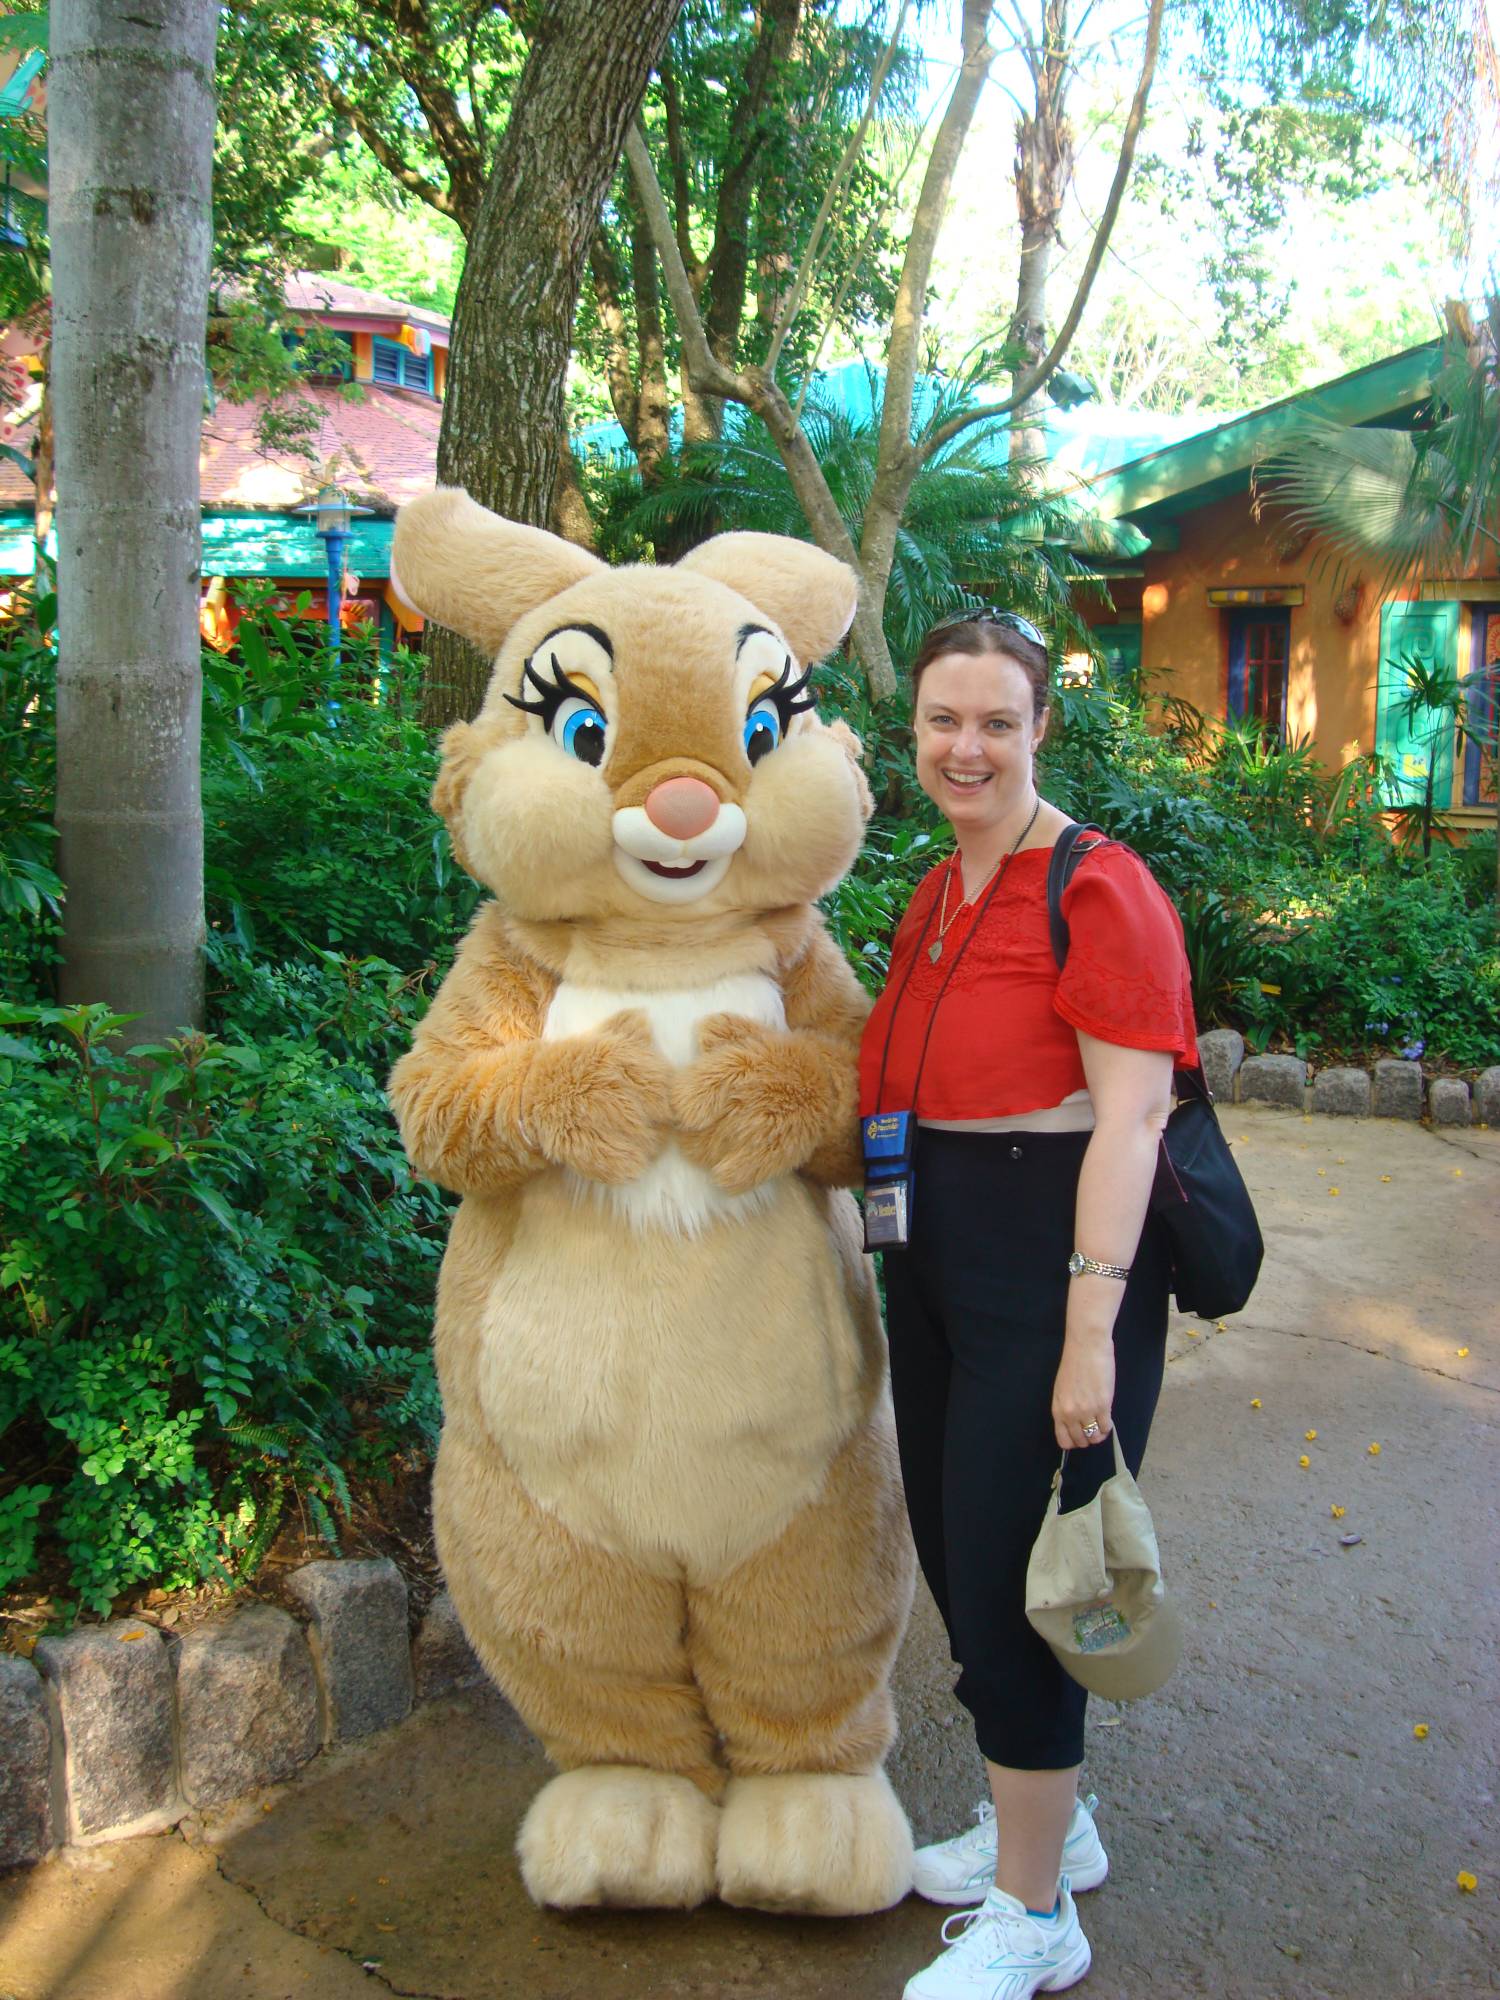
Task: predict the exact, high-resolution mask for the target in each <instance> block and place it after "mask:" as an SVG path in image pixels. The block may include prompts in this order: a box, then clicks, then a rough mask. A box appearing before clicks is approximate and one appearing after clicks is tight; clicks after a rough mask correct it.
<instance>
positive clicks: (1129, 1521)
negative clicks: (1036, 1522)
mask: <svg viewBox="0 0 1500 2000" xmlns="http://www.w3.org/2000/svg"><path fill="white" fill-rule="evenodd" d="M1111 1435H1112V1437H1113V1441H1114V1448H1115V1469H1114V1471H1113V1473H1112V1474H1111V1475H1110V1477H1109V1478H1108V1479H1106V1480H1105V1482H1104V1484H1103V1485H1102V1486H1101V1487H1100V1488H1099V1491H1098V1492H1097V1493H1096V1494H1095V1495H1094V1497H1093V1499H1092V1500H1090V1501H1089V1502H1088V1503H1087V1505H1086V1506H1083V1507H1075V1508H1073V1509H1072V1510H1071V1511H1070V1512H1068V1513H1066V1514H1064V1513H1062V1512H1061V1511H1060V1509H1061V1504H1062V1468H1061V1466H1059V1468H1058V1471H1057V1475H1056V1477H1055V1478H1054V1479H1053V1482H1052V1498H1051V1500H1050V1501H1049V1502H1048V1505H1047V1516H1046V1519H1045V1520H1044V1521H1043V1522H1042V1526H1041V1532H1040V1533H1039V1534H1038V1535H1037V1538H1036V1542H1035V1545H1034V1546H1033V1548H1032V1551H1031V1561H1030V1563H1029V1564H1028V1565H1027V1569H1026V1616H1027V1617H1028V1618H1029V1619H1030V1621H1031V1624H1032V1627H1033V1629H1034V1630H1035V1631H1036V1632H1038V1633H1039V1634H1040V1635H1041V1637H1042V1638H1043V1639H1045V1640H1046V1642H1047V1644H1048V1645H1049V1646H1050V1647H1051V1648H1052V1651H1053V1653H1054V1654H1055V1655H1056V1656H1057V1663H1058V1665H1059V1666H1060V1667H1062V1668H1063V1669H1064V1671H1065V1672H1067V1673H1069V1674H1071V1675H1072V1677H1073V1679H1074V1680H1075V1681H1078V1682H1080V1683H1081V1684H1082V1685H1083V1686H1084V1687H1086V1688H1088V1689H1089V1691H1090V1692H1091V1693H1092V1694H1101V1695H1103V1696H1104V1697H1105V1699H1106V1700H1108V1701H1134V1700H1135V1699H1136V1697H1137V1696H1139V1695H1143V1694H1150V1693H1152V1692H1153V1691H1154V1690H1155V1689H1156V1688H1159V1687H1160V1686H1161V1684H1162V1682H1163V1681H1164V1680H1166V1678H1167V1676H1168V1675H1169V1674H1170V1673H1171V1671H1172V1669H1173V1668H1174V1667H1175V1666H1176V1664H1177V1660H1178V1656H1179V1654H1180V1653H1181V1651H1182V1619H1181V1617H1180V1616H1179V1615H1178V1611H1177V1607H1176V1606H1175V1605H1174V1604H1173V1603H1172V1602H1171V1600H1170V1599H1169V1598H1168V1596H1167V1594H1166V1590H1165V1588H1164V1587H1163V1584H1162V1580H1161V1556H1160V1554H1159V1552H1158V1550H1157V1546H1156V1530H1155V1529H1154V1528H1153V1527H1152V1525H1151V1516H1150V1514H1149V1513H1148V1512H1147V1509H1146V1503H1145V1501H1144V1500H1143V1499H1142V1498H1141V1495H1140V1489H1139V1487H1138V1486H1137V1485H1136V1483H1135V1481H1134V1480H1133V1479H1132V1478H1131V1476H1130V1471H1129V1468H1128V1467H1127V1466H1126V1464H1125V1460H1124V1458H1123V1456H1122V1455H1121V1452H1120V1437H1119V1433H1118V1431H1116V1432H1113V1433H1112V1434H1111Z"/></svg>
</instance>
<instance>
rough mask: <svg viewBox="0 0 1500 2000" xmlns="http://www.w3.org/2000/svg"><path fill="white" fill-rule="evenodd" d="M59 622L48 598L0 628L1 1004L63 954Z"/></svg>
mask: <svg viewBox="0 0 1500 2000" xmlns="http://www.w3.org/2000/svg"><path fill="white" fill-rule="evenodd" d="M56 615H57V601H56V599H55V598H54V597H52V596H50V595H49V596H45V597H43V598H42V599H41V600H40V601H39V602H38V603H37V604H36V605H35V607H34V609H27V608H26V607H25V606H24V605H23V606H22V608H21V609H20V610H19V611H18V612H13V613H12V615H11V616H10V617H9V618H8V620H7V622H6V624H5V626H4V627H3V629H0V997H11V998H21V997H23V996H24V995H26V994H28V993H30V992H32V991H34V990H35V987H36V985H37V983H38V981H39V980H40V979H41V978H42V977H43V976H44V972H45V968H46V967H47V966H48V965H50V963H51V961H52V958H53V955H54V952H55V950H56V944H55V940H56V936H57V923H58V916H59V910H60V903H61V897H62V883H61V882H60V881H59V879H58V875H57V870H56V868H55V867H54V865H53V864H54V862H55V860H56V841H57V835H56V832H55V831H54V828H53V825H52V799H53V788H54V783H55V773H56V748H55V745H56V727H55V720H54V718H55V711H56V679H57V676H56V669H55V665H54V662H53V657H52V648H51V643H50V633H51V630H52V625H53V622H54V620H55V618H56Z"/></svg>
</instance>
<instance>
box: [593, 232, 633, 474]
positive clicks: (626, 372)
mask: <svg viewBox="0 0 1500 2000" xmlns="http://www.w3.org/2000/svg"><path fill="white" fill-rule="evenodd" d="M589 275H590V276H591V277H592V279H593V281H594V304H595V306H596V307H597V309H598V313H599V325H600V328H601V330H602V332H603V334H604V379H605V382H606V384H607V385H608V388H609V400H610V406H611V408H612V409H613V410H614V413H615V419H616V421H617V422H618V424H619V426H620V428H621V430H622V431H624V433H625V436H626V438H627V439H628V440H629V443H630V448H631V450H632V451H634V450H635V449H636V422H637V418H638V415H639V406H640V398H639V394H638V392H637V389H636V384H635V378H634V376H633V375H632V373H631V369H630V327H629V324H628V322H627V320H626V316H625V307H624V304H623V295H624V291H625V273H624V272H623V270H622V269H621V268H620V260H619V258H618V257H616V255H615V247H614V245H613V244H612V243H611V242H610V240H609V237H608V235H607V234H606V233H605V231H604V228H603V226H602V225H601V226H600V227H599V228H598V229H596V230H595V231H594V240H593V242H592V243H591V244H590V245H589Z"/></svg>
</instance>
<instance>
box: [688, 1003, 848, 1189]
mask: <svg viewBox="0 0 1500 2000" xmlns="http://www.w3.org/2000/svg"><path fill="white" fill-rule="evenodd" d="M698 1049H699V1053H698V1057H697V1060H696V1061H695V1062H693V1063H692V1064H691V1065H690V1066H689V1067H688V1068H687V1069H686V1070H684V1071H682V1072H681V1073H680V1074H679V1076H678V1077H677V1079H676V1081H675V1083H674V1085H673V1089H672V1109H673V1113H674V1115H675V1117H676V1119H677V1124H678V1128H679V1137H678V1144H679V1146H680V1147H681V1148H682V1150H683V1152H684V1153H686V1154H687V1156H688V1158H689V1159H690V1160H692V1161H694V1162H695V1163H696V1164H697V1165H698V1166H700V1167H706V1168H707V1170H708V1171H709V1172H710V1173H711V1174H712V1175H713V1177H714V1179H715V1180H716V1181H717V1182H718V1183H719V1185H720V1187H722V1188H723V1189H725V1191H726V1192H727V1193H729V1194H744V1193H746V1192H747V1191H748V1190H749V1189H750V1188H753V1187H758V1186H759V1185H760V1183H761V1182H762V1181H768V1180H771V1179H773V1178H774V1177H775V1176H776V1175H777V1174H788V1173H794V1172H795V1171H796V1169H797V1168H798V1167H800V1166H801V1165H802V1163H803V1161H804V1160H805V1159H806V1158H807V1157H808V1155H809V1153H811V1152H812V1150H813V1148H814V1146H815V1145H816V1143H817V1141H818V1138H819V1137H820V1136H821V1130H822V1127H823V1125H824V1124H825V1122H826V1121H827V1120H828V1118H829V1098H830V1084H831V1078H830V1075H829V1063H828V1059H827V1055H826V1053H825V1052H824V1051H822V1050H820V1049H819V1048H818V1047H817V1046H816V1045H814V1044H811V1043H810V1042H809V1041H807V1040H806V1039H805V1038H800V1039H799V1038H798V1037H796V1036H793V1035H789V1034H784V1033H781V1032H779V1031H778V1030H776V1029H773V1028H764V1027H762V1026H761V1025H760V1024H759V1022H756V1021H747V1020H744V1019H743V1018H742V1017H740V1016H739V1015H736V1014H713V1015H710V1017H709V1018H708V1020H706V1021H705V1022H704V1023H703V1026H702V1027H701V1028H700V1030H699V1033H698ZM853 1115H854V1114H853V1109H852V1107H851V1109H850V1113H849V1117H850V1121H851V1122H852V1119H853Z"/></svg>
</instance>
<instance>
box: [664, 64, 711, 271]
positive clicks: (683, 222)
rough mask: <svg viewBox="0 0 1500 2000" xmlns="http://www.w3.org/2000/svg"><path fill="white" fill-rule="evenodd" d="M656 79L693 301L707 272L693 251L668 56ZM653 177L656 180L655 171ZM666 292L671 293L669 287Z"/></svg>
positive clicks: (678, 103)
mask: <svg viewBox="0 0 1500 2000" xmlns="http://www.w3.org/2000/svg"><path fill="white" fill-rule="evenodd" d="M657 75H658V76H659V77H660V78H661V94H662V101H663V102H664V104H665V105H666V110H667V158H668V160H670V161H671V164H672V199H673V201H674V202H675V203H676V204H677V228H676V237H677V250H678V255H679V256H680V257H681V258H682V267H683V269H684V270H685V271H686V272H687V273H688V276H689V278H690V280H691V282H692V287H693V297H694V298H695V299H696V298H697V296H698V293H699V291H700V290H701V288H702V285H703V280H704V277H705V276H706V271H705V267H704V266H703V264H701V263H700V262H699V259H698V253H697V252H696V251H695V250H694V248H693V232H692V226H691V225H692V214H693V191H692V188H691V187H690V186H689V184H688V170H687V156H686V154H685V152H684V149H683V144H682V99H681V97H680V96H679V95H678V90H677V66H676V64H675V63H674V62H673V61H672V59H671V57H670V56H669V55H665V56H663V57H662V59H661V62H660V64H659V65H658V67H657ZM652 177H653V179H654V178H655V169H653V170H652ZM667 289H668V291H669V292H670V290H671V287H670V286H668V288H667Z"/></svg>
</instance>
